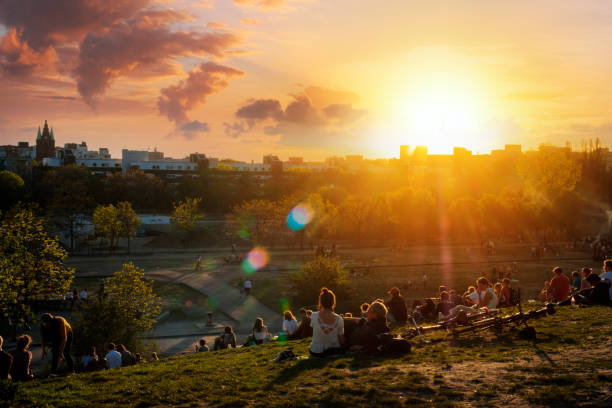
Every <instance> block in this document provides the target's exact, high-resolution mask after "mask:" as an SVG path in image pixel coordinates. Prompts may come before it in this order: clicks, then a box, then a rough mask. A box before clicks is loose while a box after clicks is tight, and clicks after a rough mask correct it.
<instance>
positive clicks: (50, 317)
mask: <svg viewBox="0 0 612 408" xmlns="http://www.w3.org/2000/svg"><path fill="white" fill-rule="evenodd" d="M52 320H53V315H52V314H51V313H43V315H42V316H40V321H41V322H42V323H43V324H45V323H49V322H51V321H52Z"/></svg>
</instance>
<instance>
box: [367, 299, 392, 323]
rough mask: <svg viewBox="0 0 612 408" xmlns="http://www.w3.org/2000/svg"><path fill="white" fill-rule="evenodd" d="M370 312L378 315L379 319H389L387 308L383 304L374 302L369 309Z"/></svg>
mask: <svg viewBox="0 0 612 408" xmlns="http://www.w3.org/2000/svg"><path fill="white" fill-rule="evenodd" d="M369 312H372V313H374V314H376V315H377V316H378V317H381V318H383V317H384V318H385V319H386V318H387V307H386V306H385V305H384V304H383V303H380V302H373V303H372V304H371V305H370V307H369V308H368V313H369Z"/></svg>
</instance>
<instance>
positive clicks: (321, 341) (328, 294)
mask: <svg viewBox="0 0 612 408" xmlns="http://www.w3.org/2000/svg"><path fill="white" fill-rule="evenodd" d="M335 307H336V295H335V294H334V292H332V291H331V290H329V289H327V288H325V287H323V288H321V293H320V294H319V311H318V312H314V313H313V314H312V319H311V322H310V324H311V326H312V341H311V343H310V347H309V351H310V354H311V355H313V356H315V357H325V356H329V355H333V354H341V353H343V352H344V349H342V344H343V343H344V320H343V319H342V316H339V315H337V314H336V313H334V308H335Z"/></svg>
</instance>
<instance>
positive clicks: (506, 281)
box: [502, 278, 510, 285]
mask: <svg viewBox="0 0 612 408" xmlns="http://www.w3.org/2000/svg"><path fill="white" fill-rule="evenodd" d="M502 283H507V284H508V285H509V284H510V279H508V278H504V280H502Z"/></svg>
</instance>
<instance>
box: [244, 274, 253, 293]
mask: <svg viewBox="0 0 612 408" xmlns="http://www.w3.org/2000/svg"><path fill="white" fill-rule="evenodd" d="M252 287H253V282H251V280H250V279H249V278H246V280H245V281H244V294H245V296H249V295H250V294H251V288H252Z"/></svg>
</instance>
